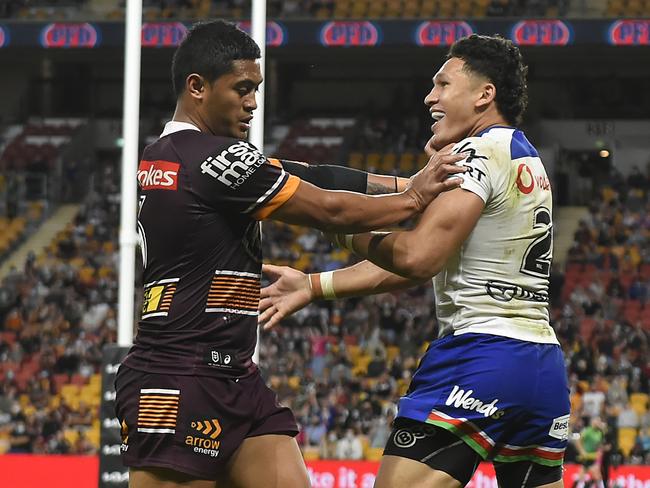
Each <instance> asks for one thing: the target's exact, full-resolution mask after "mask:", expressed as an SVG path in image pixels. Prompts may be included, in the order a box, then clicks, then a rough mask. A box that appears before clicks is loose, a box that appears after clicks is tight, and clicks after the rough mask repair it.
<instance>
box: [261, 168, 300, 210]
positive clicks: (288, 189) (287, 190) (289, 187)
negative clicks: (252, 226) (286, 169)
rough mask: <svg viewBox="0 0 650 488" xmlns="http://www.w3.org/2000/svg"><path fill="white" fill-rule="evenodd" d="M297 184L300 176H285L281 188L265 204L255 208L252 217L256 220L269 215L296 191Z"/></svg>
mask: <svg viewBox="0 0 650 488" xmlns="http://www.w3.org/2000/svg"><path fill="white" fill-rule="evenodd" d="M299 184H300V178H298V177H297V176H293V175H289V178H287V181H286V183H285V184H284V186H283V187H282V190H280V191H279V192H278V193H277V195H275V196H274V197H273V198H272V199H271V201H269V202H268V203H267V204H266V205H264V206H263V207H261V208H259V209H257V210H256V211H255V212H254V213H253V218H255V219H257V220H264V219H266V218H268V217H269V215H271V214H272V213H273V212H274V211H275V210H277V209H278V208H280V207H281V206H282V205H283V204H284V203H285V202H286V201H287V200H289V198H291V197H292V196H293V194H294V193H296V190H297V189H298V185H299Z"/></svg>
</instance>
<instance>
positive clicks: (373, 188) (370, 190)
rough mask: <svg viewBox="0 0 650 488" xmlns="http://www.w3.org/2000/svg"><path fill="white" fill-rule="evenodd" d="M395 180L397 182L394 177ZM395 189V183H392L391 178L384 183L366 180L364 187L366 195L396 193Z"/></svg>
mask: <svg viewBox="0 0 650 488" xmlns="http://www.w3.org/2000/svg"><path fill="white" fill-rule="evenodd" d="M395 182H397V180H396V179H395ZM396 191H397V183H394V182H393V180H392V179H391V180H388V181H387V184H386V185H384V184H383V183H377V182H375V181H368V186H367V188H366V194H367V195H384V194H386V193H396Z"/></svg>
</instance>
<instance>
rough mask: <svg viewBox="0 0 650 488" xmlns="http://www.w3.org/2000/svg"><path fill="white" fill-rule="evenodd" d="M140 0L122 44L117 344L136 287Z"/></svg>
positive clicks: (129, 5) (128, 322)
mask: <svg viewBox="0 0 650 488" xmlns="http://www.w3.org/2000/svg"><path fill="white" fill-rule="evenodd" d="M141 37H142V0H127V2H126V39H125V43H124V99H123V105H122V107H123V108H122V138H123V140H124V146H123V147H122V188H121V192H122V199H121V209H120V210H121V211H120V267H119V291H118V309H117V324H118V329H117V343H118V345H120V346H129V345H131V343H132V342H133V317H134V308H133V307H134V298H133V293H134V289H135V246H136V242H137V236H136V230H135V227H136V213H137V205H136V201H137V188H136V182H135V175H136V172H137V169H138V168H137V165H138V159H139V156H140V155H139V144H138V137H139V135H140V134H139V132H140V131H139V128H140V50H141V47H142V46H141Z"/></svg>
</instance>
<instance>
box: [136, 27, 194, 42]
mask: <svg viewBox="0 0 650 488" xmlns="http://www.w3.org/2000/svg"><path fill="white" fill-rule="evenodd" d="M186 35H187V27H185V24H183V23H182V22H147V23H145V24H143V25H142V46H143V47H176V46H178V45H179V44H180V43H181V41H182V40H183V39H185V36H186Z"/></svg>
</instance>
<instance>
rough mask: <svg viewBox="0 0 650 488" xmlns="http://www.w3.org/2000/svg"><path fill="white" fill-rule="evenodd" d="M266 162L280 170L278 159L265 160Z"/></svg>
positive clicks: (280, 164)
mask: <svg viewBox="0 0 650 488" xmlns="http://www.w3.org/2000/svg"><path fill="white" fill-rule="evenodd" d="M266 160H267V161H268V162H269V163H271V164H272V165H273V166H276V167H278V168H282V163H281V162H280V160H279V159H275V158H266Z"/></svg>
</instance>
